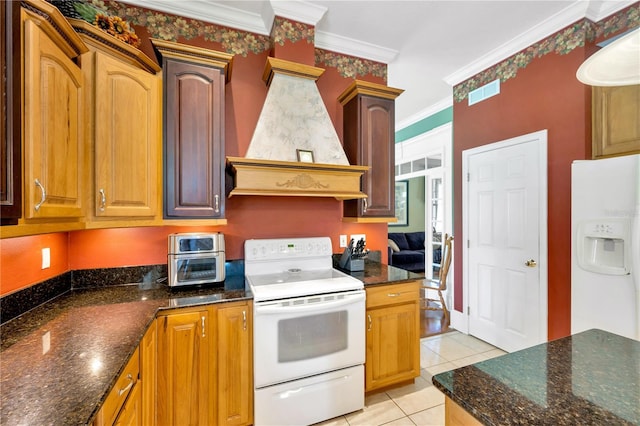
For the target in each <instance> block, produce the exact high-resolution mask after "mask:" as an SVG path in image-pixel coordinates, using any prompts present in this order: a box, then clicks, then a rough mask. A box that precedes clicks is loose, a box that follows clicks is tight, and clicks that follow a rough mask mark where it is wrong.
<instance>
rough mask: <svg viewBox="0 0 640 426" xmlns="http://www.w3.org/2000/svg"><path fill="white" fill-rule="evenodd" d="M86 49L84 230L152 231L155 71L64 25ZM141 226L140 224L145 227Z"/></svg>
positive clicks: (134, 52)
mask: <svg viewBox="0 0 640 426" xmlns="http://www.w3.org/2000/svg"><path fill="white" fill-rule="evenodd" d="M69 21H70V22H71V25H73V27H74V28H75V29H76V31H77V32H78V33H80V35H81V38H82V39H83V40H84V42H85V43H86V44H87V46H89V49H90V52H89V53H87V54H85V55H83V56H82V71H83V74H84V76H85V81H86V82H87V84H88V86H89V87H92V88H93V90H92V91H87V92H88V94H87V104H88V105H90V106H91V107H90V108H87V122H88V123H90V125H89V126H87V132H86V141H87V142H86V151H85V152H86V155H87V159H88V161H87V163H88V165H89V167H88V169H89V171H88V173H87V175H86V176H87V177H86V179H87V182H91V188H92V191H87V192H88V197H90V198H89V200H90V201H89V205H91V206H92V207H93V208H92V209H90V210H91V214H90V216H89V221H88V223H87V227H88V228H97V227H110V226H132V221H131V220H132V219H134V220H135V225H134V226H140V225H145V224H149V225H157V224H160V223H161V221H160V219H159V218H158V217H157V215H158V212H159V211H160V206H159V205H160V201H161V197H160V196H159V194H160V191H161V189H160V188H161V184H162V177H161V167H160V155H161V154H160V149H161V146H160V144H161V139H160V126H161V115H160V114H161V112H160V111H161V105H160V90H161V82H160V77H159V75H156V74H155V73H156V72H158V71H160V67H159V66H158V65H157V64H156V63H155V62H153V61H152V60H151V59H150V58H149V57H147V56H146V55H145V54H144V53H142V52H140V51H139V50H138V49H136V48H134V47H132V46H131V45H129V44H127V43H125V42H123V41H120V40H118V39H116V38H115V37H112V36H111V35H109V34H107V33H105V32H103V31H101V30H100V29H98V28H97V27H95V26H93V25H90V24H89V23H87V22H85V21H82V20H77V19H69ZM145 221H146V222H145Z"/></svg>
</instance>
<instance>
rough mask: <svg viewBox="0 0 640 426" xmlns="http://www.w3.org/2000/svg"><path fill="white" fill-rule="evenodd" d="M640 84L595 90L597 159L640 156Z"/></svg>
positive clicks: (595, 154)
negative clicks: (626, 155) (615, 156)
mask: <svg viewBox="0 0 640 426" xmlns="http://www.w3.org/2000/svg"><path fill="white" fill-rule="evenodd" d="M638 117H640V84H636V85H633V86H619V87H594V88H593V158H600V157H610V156H614V155H625V154H634V153H640V118H638Z"/></svg>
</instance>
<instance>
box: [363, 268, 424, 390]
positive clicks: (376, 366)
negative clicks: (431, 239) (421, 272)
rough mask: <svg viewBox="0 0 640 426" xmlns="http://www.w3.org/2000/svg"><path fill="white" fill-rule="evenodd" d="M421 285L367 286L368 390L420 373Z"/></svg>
mask: <svg viewBox="0 0 640 426" xmlns="http://www.w3.org/2000/svg"><path fill="white" fill-rule="evenodd" d="M419 285H420V283H419V282H418V281H413V282H409V283H403V284H394V285H383V286H376V287H369V288H367V302H366V303H367V318H366V321H367V324H366V326H367V337H366V345H367V348H366V361H365V391H366V392H368V391H372V390H375V389H380V388H384V387H387V386H391V385H394V384H396V383H400V382H404V381H407V380H412V379H414V378H416V377H418V376H419V375H420V322H419V321H420V310H419V305H418V301H419V291H420V290H419V288H420V287H419Z"/></svg>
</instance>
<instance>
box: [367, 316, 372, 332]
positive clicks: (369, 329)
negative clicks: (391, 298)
mask: <svg viewBox="0 0 640 426" xmlns="http://www.w3.org/2000/svg"><path fill="white" fill-rule="evenodd" d="M367 321H368V322H369V326H368V327H367V331H371V315H367Z"/></svg>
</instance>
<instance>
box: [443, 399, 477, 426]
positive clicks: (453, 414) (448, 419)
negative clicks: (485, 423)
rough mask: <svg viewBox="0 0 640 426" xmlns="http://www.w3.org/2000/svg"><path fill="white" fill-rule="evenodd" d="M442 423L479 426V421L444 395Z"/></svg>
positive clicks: (450, 425) (453, 425) (447, 425)
mask: <svg viewBox="0 0 640 426" xmlns="http://www.w3.org/2000/svg"><path fill="white" fill-rule="evenodd" d="M444 424H445V425H446V426H480V425H482V423H480V422H479V421H478V420H477V419H476V418H475V417H473V416H472V415H471V414H469V412H467V411H466V410H465V409H464V408H462V407H461V406H459V405H458V404H456V403H455V402H453V400H452V399H451V398H449V397H448V396H445V399H444Z"/></svg>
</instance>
